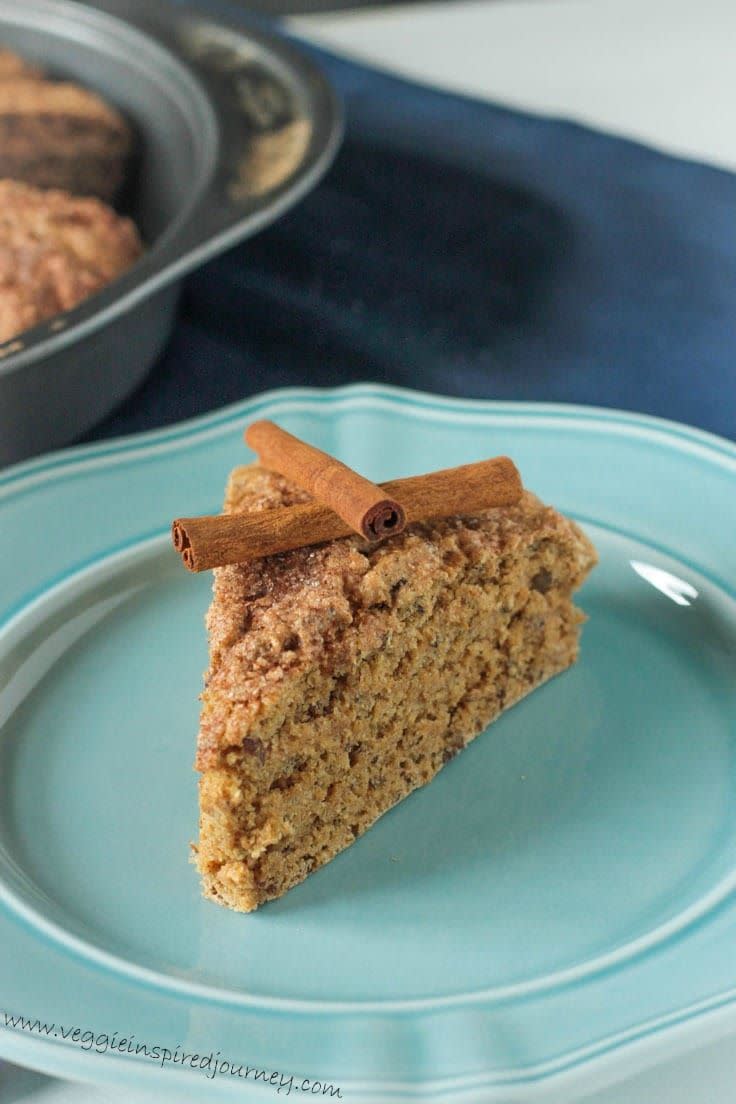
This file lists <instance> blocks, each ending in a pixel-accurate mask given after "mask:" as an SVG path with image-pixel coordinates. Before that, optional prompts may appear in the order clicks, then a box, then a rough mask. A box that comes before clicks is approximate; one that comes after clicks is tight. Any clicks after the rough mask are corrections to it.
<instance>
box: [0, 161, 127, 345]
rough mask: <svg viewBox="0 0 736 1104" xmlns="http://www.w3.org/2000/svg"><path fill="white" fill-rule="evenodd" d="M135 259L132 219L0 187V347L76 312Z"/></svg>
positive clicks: (94, 205) (78, 201)
mask: <svg viewBox="0 0 736 1104" xmlns="http://www.w3.org/2000/svg"><path fill="white" fill-rule="evenodd" d="M142 252H143V247H142V244H141V240H140V238H139V237H138V232H137V230H136V228H135V226H134V224H133V223H132V222H131V220H130V219H128V218H124V217H123V216H121V215H118V214H116V213H115V211H113V210H112V209H111V208H110V207H108V206H107V205H106V204H104V203H102V202H101V201H100V200H98V199H93V198H91V197H83V198H78V197H76V196H71V195H68V194H67V193H66V192H61V191H58V190H50V191H41V190H40V189H38V188H34V187H31V186H30V185H28V184H23V183H20V182H19V181H15V180H0V341H8V340H9V339H10V338H11V337H15V336H16V334H19V333H22V332H23V331H24V330H27V329H29V328H30V327H31V326H35V325H36V324H37V323H39V322H42V321H44V320H45V319H46V318H50V317H52V316H53V315H55V314H58V313H59V312H60V311H65V310H69V309H71V308H72V307H75V306H76V305H77V304H78V303H80V302H81V301H82V300H83V299H86V298H87V297H88V296H89V295H92V294H93V293H94V292H96V291H99V290H100V288H102V287H104V286H105V285H106V284H108V283H110V281H111V280H113V279H115V278H116V277H117V276H119V275H121V273H123V272H125V270H126V269H128V268H129V267H130V266H131V265H132V264H133V262H134V261H135V260H137V258H138V257H139V256H140V255H141V253H142Z"/></svg>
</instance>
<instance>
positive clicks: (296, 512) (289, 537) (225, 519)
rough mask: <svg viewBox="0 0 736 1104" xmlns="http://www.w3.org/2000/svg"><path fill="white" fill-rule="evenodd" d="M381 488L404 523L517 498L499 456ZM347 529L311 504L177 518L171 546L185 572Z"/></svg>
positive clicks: (507, 463) (509, 468)
mask: <svg viewBox="0 0 736 1104" xmlns="http://www.w3.org/2000/svg"><path fill="white" fill-rule="evenodd" d="M381 490H382V492H383V493H384V494H386V495H387V496H396V498H397V499H398V500H400V501H401V502H402V503H403V504H404V509H405V511H406V518H407V521H408V522H414V521H429V520H431V519H432V518H441V517H451V516H452V515H454V514H459V515H472V514H477V513H479V512H481V511H483V510H487V509H490V508H491V507H494V506H513V505H514V503H516V502H518V501H519V499H520V497H521V494H522V484H521V477H520V476H519V472H518V471H517V469H516V466H515V465H514V463H513V461H512V460H509V458H508V457H506V456H499V457H496V458H495V459H493V460H483V461H481V462H480V463H478V464H465V465H463V466H461V467H458V468H446V469H444V470H443V471H437V472H432V473H431V474H429V475H418V476H412V477H410V478H408V479H396V480H392V481H391V482H390V483H383V484H381ZM352 533H353V530H352V527H351V526H350V525H348V524H347V523H346V522H345V521H343V519H342V518H340V517H338V515H337V514H336V513H335V512H334V511H333V510H331V509H330V508H329V507H327V506H324V505H322V504H321V503H316V502H315V503H307V504H305V505H302V506H284V507H278V508H277V509H274V510H263V511H260V512H258V513H254V514H221V515H215V516H211V517H195V518H178V519H177V520H176V521H175V522H174V523H173V526H172V539H173V543H174V548H175V549H176V550H177V552H179V554H180V555H181V558H182V562H183V563H184V566H185V567H187V568H188V569H189V570H190V571H207V570H209V569H210V568H213V567H222V566H223V565H225V564H229V563H243V562H244V561H246V560H254V559H260V558H261V557H263V556H272V555H275V554H276V553H278V552H288V551H291V550H292V549H294V548H303V547H307V546H309V545H313V544H321V543H322V542H323V541H329V540H335V539H336V538H338V537H347V536H350V535H351V534H352Z"/></svg>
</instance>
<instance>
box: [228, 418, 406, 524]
mask: <svg viewBox="0 0 736 1104" xmlns="http://www.w3.org/2000/svg"><path fill="white" fill-rule="evenodd" d="M245 440H246V443H247V444H248V445H249V446H250V448H252V449H253V451H254V452H256V453H257V454H258V459H259V460H260V462H261V463H262V464H263V466H264V467H265V468H270V469H271V471H275V472H278V473H279V475H284V476H286V478H287V479H290V480H291V481H292V482H293V483H296V485H297V486H298V487H301V488H302V490H304V491H308V492H309V494H311V495H312V497H313V498H316V499H317V501H318V502H321V503H323V505H325V506H329V507H330V509H331V510H333V511H334V512H335V513H336V514H337V515H338V517H341V518H342V519H343V521H344V522H346V523H347V524H348V525H349V526H350V528H351V529H353V530H355V532H356V533H359V534H360V535H361V536H363V537H365V539H366V540H370V541H374V540H380V539H381V538H382V537H388V536H395V534H396V533H400V532H401V530H402V529H403V528H404V526H405V525H406V516H405V513H404V509H403V507H402V505H401V503H399V502H397V501H396V499H394V498H392V497H388V496H387V495H386V493H385V488H384V489H381V488H380V487H378V486H377V485H376V484H375V483H371V481H370V480H369V479H364V478H363V476H362V475H359V474H358V473H357V472H355V471H353V469H352V468H349V467H348V466H347V464H343V463H341V461H340V460H336V459H335V457H334V456H330V455H329V453H327V452H322V450H321V449H318V448H314V447H313V446H312V445H308V444H307V443H306V441H301V440H300V439H299V438H298V437H294V436H293V435H292V434H291V433H287V431H286V430H285V429H281V427H280V426H277V425H276V424H275V423H274V422H269V421H260V422H253V424H252V425H250V426H248V428H247V429H246V431H245Z"/></svg>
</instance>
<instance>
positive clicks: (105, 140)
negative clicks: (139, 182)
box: [0, 61, 132, 202]
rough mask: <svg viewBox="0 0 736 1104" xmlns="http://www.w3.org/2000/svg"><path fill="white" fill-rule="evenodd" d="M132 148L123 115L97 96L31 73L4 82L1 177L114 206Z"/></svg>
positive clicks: (0, 113) (1, 93)
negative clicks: (95, 197) (66, 192)
mask: <svg viewBox="0 0 736 1104" xmlns="http://www.w3.org/2000/svg"><path fill="white" fill-rule="evenodd" d="M7 64H8V65H12V62H10V61H8V62H7ZM131 145H132V136H131V131H130V128H129V126H128V124H127V123H126V121H125V120H124V119H123V117H122V115H121V114H120V113H119V112H118V111H116V110H115V109H114V108H113V107H111V106H110V105H109V104H108V103H106V102H105V101H104V100H103V99H102V98H101V97H100V96H98V95H96V94H95V93H94V92H90V91H89V90H88V89H86V88H81V87H80V86H78V85H76V84H70V83H65V82H61V81H49V80H42V79H36V78H34V76H33V74H32V73H30V74H24V75H21V76H20V77H15V78H13V79H4V80H3V79H0V177H12V178H13V179H15V180H23V181H25V182H26V183H28V184H34V185H35V186H36V187H39V188H62V189H64V190H66V191H69V192H72V193H73V194H75V195H96V196H98V197H99V198H100V199H104V200H106V201H108V202H112V200H113V199H114V198H115V195H116V194H117V192H118V190H119V188H120V186H121V184H122V182H123V177H124V173H125V167H126V162H127V159H128V157H129V154H130V150H131Z"/></svg>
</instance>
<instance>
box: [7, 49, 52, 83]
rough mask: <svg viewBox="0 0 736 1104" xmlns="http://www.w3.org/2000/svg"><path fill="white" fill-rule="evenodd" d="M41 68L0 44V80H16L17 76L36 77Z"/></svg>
mask: <svg viewBox="0 0 736 1104" xmlns="http://www.w3.org/2000/svg"><path fill="white" fill-rule="evenodd" d="M41 76H42V73H41V70H40V69H38V68H37V67H36V66H35V65H31V64H30V62H27V61H25V59H24V58H22V57H20V56H19V55H18V54H15V53H13V51H12V50H8V49H6V48H4V47H2V46H0V81H6V80H17V79H18V77H25V78H31V79H38V78H40V77H41Z"/></svg>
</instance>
